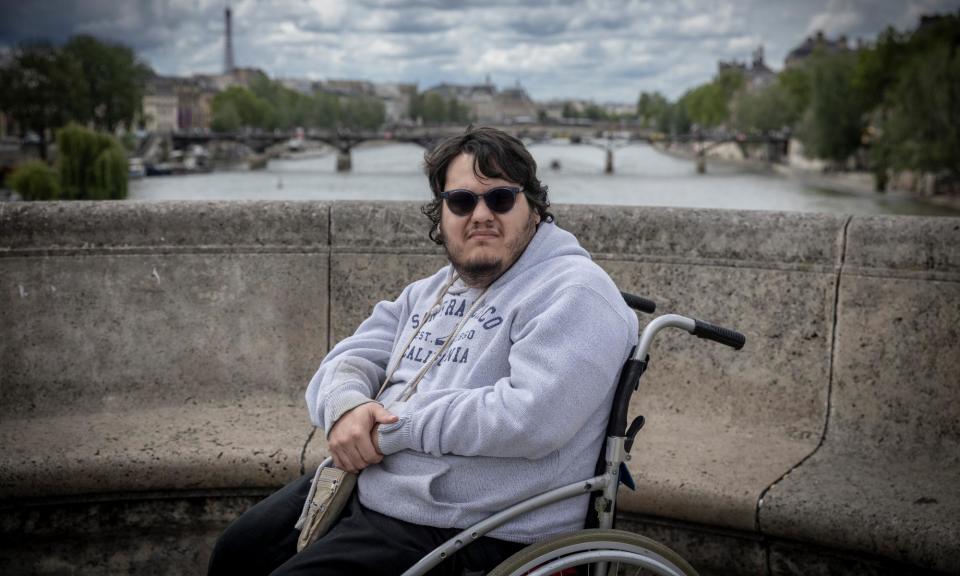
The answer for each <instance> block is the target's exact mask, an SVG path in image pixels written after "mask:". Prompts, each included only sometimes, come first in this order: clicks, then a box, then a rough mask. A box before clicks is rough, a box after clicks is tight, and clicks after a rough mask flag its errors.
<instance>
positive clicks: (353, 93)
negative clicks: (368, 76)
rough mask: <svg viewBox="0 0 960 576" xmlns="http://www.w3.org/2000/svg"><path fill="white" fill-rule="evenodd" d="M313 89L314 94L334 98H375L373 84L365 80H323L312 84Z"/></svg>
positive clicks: (375, 91) (375, 92) (375, 90)
mask: <svg viewBox="0 0 960 576" xmlns="http://www.w3.org/2000/svg"><path fill="white" fill-rule="evenodd" d="M313 89H314V90H315V91H316V92H322V93H324V94H333V95H334V96H347V97H358V96H376V94H377V89H376V87H375V86H374V85H373V82H368V81H366V80H324V81H322V82H314V84H313Z"/></svg>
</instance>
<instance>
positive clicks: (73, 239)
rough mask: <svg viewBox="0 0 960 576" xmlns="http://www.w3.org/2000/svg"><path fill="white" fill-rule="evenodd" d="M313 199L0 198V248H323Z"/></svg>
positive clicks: (322, 222) (322, 213)
mask: <svg viewBox="0 0 960 576" xmlns="http://www.w3.org/2000/svg"><path fill="white" fill-rule="evenodd" d="M328 224H329V205H328V204H325V203H321V202H261V201H255V202H249V201H235V202H155V203H154V202H128V201H102V202H22V203H10V202H4V203H2V204H0V253H2V252H4V251H15V250H25V249H33V250H58V249H78V248H82V249H88V250H89V249H96V248H101V247H106V248H113V249H117V248H135V247H147V248H150V249H152V250H158V251H159V250H162V249H163V248H167V249H172V248H175V247H188V248H194V247H197V246H229V247H231V248H233V249H242V248H244V247H258V246H274V247H281V246H289V247H296V248H303V247H312V248H314V249H316V248H326V246H327V245H328V238H329V226H328Z"/></svg>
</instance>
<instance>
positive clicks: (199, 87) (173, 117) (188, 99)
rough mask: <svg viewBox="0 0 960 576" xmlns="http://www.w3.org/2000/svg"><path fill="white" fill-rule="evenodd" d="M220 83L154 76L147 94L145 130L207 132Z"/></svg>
mask: <svg viewBox="0 0 960 576" xmlns="http://www.w3.org/2000/svg"><path fill="white" fill-rule="evenodd" d="M216 93H217V89H216V84H215V83H214V82H213V81H211V79H210V77H208V76H194V77H193V78H178V77H174V76H154V77H152V78H150V79H149V80H148V81H147V85H146V88H145V90H144V95H143V119H144V122H143V124H144V129H146V130H147V131H150V132H171V131H205V130H207V129H209V128H210V121H211V119H212V118H211V116H212V113H211V104H212V102H213V97H214V96H215V95H216Z"/></svg>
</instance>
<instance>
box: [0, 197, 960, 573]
mask: <svg viewBox="0 0 960 576" xmlns="http://www.w3.org/2000/svg"><path fill="white" fill-rule="evenodd" d="M555 214H556V215H557V219H558V223H559V225H560V226H562V227H564V228H566V229H568V230H570V231H571V232H573V233H574V234H576V235H577V236H578V237H579V238H580V240H581V242H582V243H583V245H584V247H585V248H587V249H588V250H589V251H590V252H591V253H592V254H593V255H594V258H595V259H596V260H597V262H598V263H599V264H600V265H601V266H602V267H604V268H605V269H606V270H607V271H608V272H609V273H610V275H611V276H612V277H613V278H614V280H615V281H616V282H617V283H618V285H619V286H620V287H621V289H623V290H625V291H629V292H633V293H637V294H640V295H643V296H646V297H648V298H651V299H653V300H655V301H656V302H657V303H658V305H659V308H658V313H667V312H676V313H680V314H685V315H690V316H695V317H700V318H703V319H705V320H708V321H713V322H716V323H718V324H721V325H728V326H731V327H735V328H738V329H739V330H740V331H742V332H743V333H744V334H745V335H746V336H747V346H746V347H745V348H744V349H743V350H742V351H740V352H733V351H731V350H730V349H728V348H725V347H721V346H718V345H715V344H713V343H710V342H706V341H702V340H698V339H696V338H691V337H689V336H688V335H685V334H683V333H669V332H668V333H665V334H664V335H663V336H662V337H661V338H660V339H659V340H658V342H657V343H656V344H655V346H654V350H653V357H652V363H651V367H650V369H649V371H648V373H647V374H646V376H645V377H644V381H643V382H642V384H641V390H640V392H639V393H638V394H637V395H636V396H635V398H634V406H633V413H642V414H644V415H645V416H646V417H647V420H648V424H647V426H646V427H645V428H644V430H643V431H641V433H640V436H639V437H638V441H637V444H636V446H635V448H634V451H633V455H634V457H633V460H632V461H631V463H630V467H631V469H632V471H633V473H634V476H635V478H636V480H637V485H638V489H637V491H636V492H635V493H631V492H624V493H623V496H622V498H621V500H622V504H621V512H622V514H623V517H624V519H625V522H629V523H631V524H630V525H631V526H637V527H640V526H643V527H644V528H645V529H651V530H654V531H655V532H657V533H658V534H661V535H662V537H664V538H665V539H668V540H671V543H672V544H674V545H676V546H677V547H678V548H681V549H682V550H683V551H684V552H686V553H687V554H689V555H690V557H691V558H693V559H694V560H695V562H694V564H695V565H698V566H700V567H701V568H702V569H701V571H702V572H703V573H705V574H710V573H744V574H766V573H770V574H787V573H791V572H790V568H789V567H790V566H798V565H799V566H804V565H813V564H815V563H816V562H821V563H822V562H823V558H824V555H823V554H821V553H820V552H818V551H822V550H831V552H830V554H841V555H843V554H848V555H854V556H856V557H857V558H860V557H863V558H866V560H864V561H865V562H867V563H868V564H870V563H872V564H870V565H871V566H873V565H879V566H883V565H884V564H885V563H890V565H894V564H895V565H897V566H903V565H905V566H912V567H915V568H917V569H918V570H919V569H924V570H926V569H930V570H940V571H946V572H949V571H950V570H951V569H952V568H951V564H950V562H951V558H953V557H954V556H956V555H957V554H960V541H957V539H956V534H958V533H960V522H958V521H957V520H956V518H960V488H958V487H957V483H956V482H954V481H951V478H953V479H955V478H956V477H958V476H960V460H958V458H957V457H956V454H958V453H960V450H958V448H960V429H958V428H957V422H958V421H960V392H958V390H960V387H958V386H957V384H958V383H960V382H958V379H960V349H958V348H957V346H958V344H957V343H958V342H960V338H957V330H958V328H957V326H958V320H960V317H957V313H958V312H957V311H958V310H960V305H958V302H960V222H958V221H957V220H955V219H946V218H944V219H932V218H915V217H871V218H866V217H864V218H861V217H854V218H851V217H847V216H832V215H823V214H798V213H778V212H754V211H719V210H690V209H671V208H639V207H637V208H624V207H602V206H569V205H567V206H557V207H555ZM427 231H428V222H427V220H426V218H424V217H423V215H422V214H420V213H419V210H418V205H416V204H413V203H389V202H378V203H363V202H334V203H316V202H231V203H199V202H198V203H187V202H176V203H157V204H147V203H136V202H101V203H48V204H0V365H2V370H0V442H2V445H3V446H4V449H3V451H2V453H0V520H2V524H0V526H2V532H3V534H4V535H5V536H4V538H2V539H4V540H6V541H9V542H16V544H9V545H7V544H4V545H0V568H3V567H14V568H16V567H18V566H19V567H21V568H22V569H23V570H24V571H36V572H44V571H46V572H51V573H53V572H56V570H54V569H49V570H47V569H44V568H42V566H47V567H50V566H54V567H55V566H61V565H62V562H69V558H68V556H71V555H77V557H82V558H85V559H89V561H86V560H85V562H87V564H88V565H89V566H88V567H89V568H90V569H89V570H85V572H87V573H96V570H95V567H96V566H97V565H100V564H103V563H107V564H109V563H111V562H112V563H113V565H116V566H124V567H125V568H123V569H122V570H121V571H132V570H134V569H135V568H136V567H137V566H146V565H150V564H151V562H153V561H154V560H155V559H160V558H163V557H164V556H163V553H164V549H165V548H166V549H167V550H168V551H169V549H175V550H177V554H176V556H177V558H179V560H177V562H176V563H175V566H173V567H172V568H170V570H169V571H170V573H180V572H191V571H193V572H195V571H202V566H203V565H204V563H205V558H206V550H207V547H208V546H209V543H210V542H211V541H212V538H213V537H215V534H216V533H217V532H218V531H219V530H220V529H222V523H223V522H224V521H225V520H224V519H225V518H227V517H228V514H229V512H225V511H229V510H235V509H237V506H238V504H237V502H240V501H246V500H243V499H244V498H247V499H249V498H251V497H255V496H256V495H257V494H265V493H267V492H269V491H270V490H272V489H273V488H275V487H277V486H280V485H282V484H283V483H285V482H287V481H289V480H291V479H293V478H295V477H297V476H298V475H299V474H300V473H302V472H303V471H304V470H306V469H309V468H310V467H311V466H313V465H315V464H316V462H317V461H318V460H319V458H320V456H321V455H322V453H323V451H324V443H323V438H322V436H323V435H322V433H321V434H315V433H313V431H312V428H311V426H310V423H309V420H308V418H307V415H306V409H305V407H304V406H303V399H302V398H303V391H304V389H305V387H306V383H307V381H308V380H309V378H310V376H311V375H312V373H313V371H314V370H315V369H316V366H317V365H318V364H319V362H320V360H321V359H322V358H323V356H324V354H325V353H326V351H327V350H328V349H329V347H330V346H331V345H332V344H333V343H335V342H336V341H338V340H340V339H341V338H343V337H345V336H348V335H349V334H350V333H352V331H353V330H354V329H355V328H356V326H357V325H358V324H359V322H360V321H362V320H363V319H364V318H365V317H366V316H367V315H368V314H369V312H370V310H371V309H372V306H373V304H375V303H376V302H377V301H378V300H381V299H388V298H393V297H395V296H396V295H397V294H398V293H399V291H400V289H401V288H402V287H403V286H405V285H406V284H407V283H409V282H410V281H412V280H414V279H416V278H419V277H423V276H425V275H427V274H430V273H432V272H433V271H435V270H436V269H437V268H438V267H440V266H442V265H443V264H444V263H445V257H444V255H443V252H442V250H441V249H440V248H439V247H437V246H436V245H434V244H433V243H432V242H430V240H429V239H428V238H427ZM643 322H644V318H641V325H642V324H643ZM584 345H589V343H584ZM884 471H887V477H884ZM878 475H879V476H878ZM870 476H872V477H874V478H879V480H877V481H871V480H870V479H868V477H870ZM918 478H919V479H922V480H920V481H917V480H916V479H918ZM844 490H847V492H844ZM238 499H240V500H238ZM124 502H128V503H129V504H124ZM63 503H67V505H66V506H64V507H63V508H62V510H61V506H62V505H63ZM94 509H98V510H104V509H106V510H111V511H114V512H112V513H113V514H116V515H118V518H117V524H118V525H123V526H132V528H129V527H128V528H125V533H126V534H127V535H128V538H127V540H130V542H131V543H130V544H129V546H127V545H126V544H117V546H118V547H119V548H122V549H120V550H112V551H111V550H104V549H96V550H94V549H85V550H83V551H80V550H79V548H78V545H77V544H71V545H70V546H65V545H64V546H60V548H58V547H56V546H53V547H52V548H50V552H49V553H41V552H37V551H34V552H32V553H30V554H26V555H24V553H23V550H24V549H25V547H27V548H29V547H30V546H33V544H35V542H39V541H44V540H45V539H46V540H49V541H60V540H62V538H63V537H64V536H65V535H64V534H58V532H57V528H56V526H62V527H63V530H66V531H70V530H76V529H77V527H82V526H84V525H85V524H84V523H85V522H87V520H84V518H86V517H87V515H89V514H90V513H91V512H90V511H91V510H94ZM129 510H135V511H136V512H124V511H129ZM184 510H200V511H201V512H202V513H201V512H198V514H200V515H201V516H202V519H203V521H202V522H200V523H198V524H196V525H194V526H192V527H191V525H190V522H189V519H186V520H185V514H187V515H189V514H188V513H185V512H184ZM149 511H152V513H153V514H155V516H156V519H157V520H156V521H157V522H160V523H162V522H165V523H166V525H167V526H168V528H167V529H166V532H165V536H164V537H163V538H160V537H159V536H156V535H155V533H156V531H155V530H154V531H152V529H151V528H150V526H149V525H150V522H149V521H140V520H137V518H142V517H143V516H144V515H149V513H150V512H149ZM881 511H885V513H886V516H884V515H883V514H881ZM836 518H842V521H841V522H836V521H834V519H836ZM38 519H43V520H44V522H40V523H38ZM178 519H179V520H178ZM178 522H179V524H178ZM51 523H52V524H51ZM40 524H42V526H41V525H40ZM97 525H98V526H100V528H98V529H106V528H104V526H105V525H104V524H103V523H102V522H101V523H99V524H97ZM170 526H173V527H176V526H181V527H182V530H179V531H178V530H177V529H176V528H174V529H172V530H171V529H170V528H169V527H170ZM678 527H685V528H682V529H681V528H678ZM201 528H202V529H201ZM138 530H140V532H138ZM141 533H142V535H143V537H142V539H138V537H134V536H129V535H130V534H141ZM151 534H154V535H153V536H151ZM678 534H684V535H685V536H683V537H680V536H678ZM710 534H713V535H716V534H725V535H727V536H729V535H733V536H730V538H733V539H732V540H731V539H730V538H727V539H724V538H725V537H724V538H721V537H716V538H714V540H711V541H710V542H712V544H711V543H709V542H708V543H707V544H704V542H707V540H710V538H711V537H713V536H709V535H710ZM14 535H15V536H16V537H15V538H13V536H14ZM691 535H692V536H691ZM705 535H707V536H705ZM6 536H11V538H12V539H8V538H6ZM66 538H68V539H69V536H68V535H67V536H66ZM97 541H98V542H100V540H97ZM109 541H110V540H109V539H103V541H102V542H101V544H98V546H106V545H107V543H108V542H109ZM118 542H119V541H118ZM124 542H126V540H124ZM134 543H136V545H134ZM697 543H699V544H697ZM11 546H16V550H15V549H14V548H11ZM33 548H35V549H36V546H33ZM88 548H89V547H88ZM17 550H19V552H18V551H17ZM58 550H59V551H58ZM711 550H713V551H714V552H710V551H711ZM730 550H735V551H736V553H735V554H732V553H729V551H730ZM722 551H726V553H725V552H722ZM31 554H32V555H31ZM811 555H812V556H811ZM734 557H735V558H734ZM811 558H814V559H815V560H816V561H814V560H811ZM58 562H59V563H60V564H58ZM124 562H126V564H124ZM798 562H799V564H798ZM845 562H846V560H845ZM811 563H813V564H811ZM38 566H39V567H38ZM23 567H32V568H23ZM154 572H162V571H161V570H154ZM881 573H882V572H881Z"/></svg>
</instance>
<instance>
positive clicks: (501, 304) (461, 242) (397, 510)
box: [209, 128, 637, 575]
mask: <svg viewBox="0 0 960 576" xmlns="http://www.w3.org/2000/svg"><path fill="white" fill-rule="evenodd" d="M536 171H537V166H536V162H535V161H534V160H533V157H532V156H531V155H530V153H529V152H528V151H527V150H526V148H525V147H524V146H523V144H522V143H521V142H520V141H519V140H517V139H516V138H514V137H512V136H509V135H507V134H506V133H504V132H501V131H498V130H495V129H491V128H475V129H468V130H467V131H466V132H465V133H464V134H462V135H459V136H456V137H453V138H451V139H449V140H447V141H445V142H443V143H442V144H440V145H439V146H438V147H437V148H436V149H435V150H433V151H432V152H430V153H428V154H427V156H426V172H427V176H428V179H429V183H430V188H431V190H432V193H433V200H432V201H431V202H430V203H429V204H427V205H426V206H424V208H423V211H424V213H425V214H426V216H427V217H428V218H429V220H430V231H429V235H430V238H431V239H432V240H433V241H434V242H436V243H438V244H440V245H442V246H443V247H444V249H445V251H446V254H447V257H448V258H449V261H450V263H449V265H447V266H444V267H443V268H441V269H440V270H439V271H437V272H436V273H435V274H433V275H432V276H429V277H427V278H423V279H421V280H417V281H416V282H413V283H412V284H410V285H408V286H407V287H406V288H404V289H403V291H402V292H401V293H400V295H399V297H398V298H397V299H396V300H394V301H392V302H380V303H379V304H377V305H376V306H375V308H374V310H373V313H372V314H371V315H370V317H369V318H367V319H366V320H365V321H364V322H363V323H362V324H361V325H360V327H359V328H358V329H357V331H356V332H355V333H354V334H353V335H352V336H350V337H349V338H346V339H344V340H343V341H341V342H340V343H338V344H337V345H336V346H335V347H334V348H333V350H331V351H330V353H329V354H328V355H327V357H326V358H325V359H324V360H323V362H322V363H321V364H320V368H319V370H318V371H317V373H316V374H315V375H314V377H313V378H312V379H311V380H310V383H309V386H308V388H307V393H306V400H307V408H308V411H309V414H310V418H311V420H312V421H313V423H314V424H315V425H316V426H318V427H320V428H322V429H323V430H324V431H325V432H326V434H327V443H328V446H329V450H330V454H331V456H332V457H333V463H334V464H335V465H336V466H337V467H339V468H341V469H343V470H346V471H348V472H361V471H362V473H360V475H359V478H358V481H357V489H356V490H355V492H354V495H353V496H352V498H351V500H350V501H349V503H348V504H347V505H346V507H345V508H344V510H343V512H342V513H341V516H340V519H339V521H338V522H337V523H336V524H335V525H334V526H333V527H332V528H331V529H330V531H329V532H327V533H326V534H325V535H324V536H323V537H321V538H320V539H319V540H317V541H316V542H313V543H312V544H310V545H309V546H307V547H306V548H304V549H303V550H302V551H301V552H299V553H297V540H298V537H299V536H300V532H299V530H298V529H297V528H296V527H295V524H296V523H297V520H298V518H299V516H300V514H301V510H302V508H303V505H304V500H305V498H306V497H307V493H308V491H309V490H310V485H311V478H312V476H313V475H312V474H308V475H307V476H304V477H303V478H301V479H299V480H297V481H295V482H293V483H291V484H289V485H287V486H286V487H284V488H282V489H280V490H279V491H278V492H276V493H274V494H273V495H271V496H269V497H268V498H266V499H265V500H263V501H261V502H260V503H258V504H257V505H255V506H253V507H252V508H251V509H250V510H248V511H247V512H246V513H244V514H243V515H242V516H241V517H240V518H239V519H237V520H236V521H235V522H234V523H233V524H232V525H231V526H230V527H229V528H228V529H227V530H226V531H225V533H224V534H223V535H222V536H221V538H220V539H219V540H218V542H217V544H216V546H215V548H214V551H213V555H212V557H211V560H210V568H209V573H210V574H277V575H280V574H282V575H292V574H312V575H321V574H385V575H386V574H400V573H401V572H403V571H404V570H406V569H407V568H408V567H410V566H412V565H413V564H414V563H416V562H417V561H418V560H419V559H420V558H421V557H422V556H424V555H426V554H427V553H429V552H430V551H431V550H432V549H433V548H435V547H436V546H438V545H439V544H441V543H442V542H444V541H445V540H447V539H448V538H450V537H451V536H452V535H454V534H456V533H457V532H458V531H459V529H463V528H465V527H468V526H470V525H471V524H473V523H475V522H478V521H480V520H482V519H484V518H486V517H488V516H490V515H492V514H494V513H496V512H498V511H500V510H502V509H504V508H507V507H509V506H511V505H513V504H515V503H517V502H519V501H521V500H524V499H526V498H530V497H531V496H534V495H536V494H539V493H541V492H544V491H545V490H549V489H551V488H554V487H557V486H561V485H564V484H568V483H570V482H574V481H577V480H580V479H582V478H585V477H589V476H591V475H592V474H593V472H594V466H595V464H596V462H597V454H598V453H599V450H600V446H601V443H602V441H603V436H604V429H605V425H606V422H607V417H608V413H609V408H610V404H611V400H612V395H613V391H614V386H615V383H616V380H617V374H618V372H619V370H620V368H621V366H622V365H623V363H624V360H625V359H626V358H627V356H628V354H629V353H630V350H631V348H632V347H633V345H634V344H635V342H636V334H637V319H636V316H635V315H634V313H633V312H632V311H631V310H630V309H629V308H628V307H627V306H626V304H625V303H624V301H623V299H622V297H621V296H620V293H619V291H618V290H617V288H616V286H615V285H614V283H613V282H612V281H611V279H610V278H609V277H608V276H607V274H606V273H605V272H604V271H603V270H602V269H601V268H600V267H599V266H597V265H596V264H595V263H593V262H592V260H591V259H590V256H589V255H588V253H587V252H586V251H585V250H584V249H583V248H581V247H580V245H579V243H578V242H577V240H576V238H574V236H573V235H571V234H570V233H568V232H566V231H564V230H562V229H561V228H559V227H558V226H557V225H556V224H555V223H554V218H553V215H552V214H551V213H550V212H549V211H548V208H549V206H550V203H549V201H548V199H547V188H546V186H544V185H542V184H541V182H540V181H539V180H538V179H537V175H536ZM384 382H385V385H384V386H383V389H382V392H381V385H383V384H384ZM378 394H379V396H378ZM587 500H588V496H587V495H584V496H582V497H577V498H572V499H568V500H564V501H561V502H557V503H555V504H551V505H549V506H546V507H543V508H540V509H537V510H534V511H532V512H529V513H526V514H524V515H522V516H520V517H518V518H516V519H514V520H512V521H510V522H508V523H506V524H504V525H502V526H500V527H499V528H497V529H495V530H494V531H492V532H491V533H490V534H489V535H488V536H485V537H482V538H480V539H478V540H477V541H476V542H474V543H473V544H471V545H470V546H467V547H466V548H464V549H463V550H461V551H460V552H459V553H457V554H455V555H454V556H453V558H451V559H449V560H447V561H445V562H444V563H442V564H440V566H439V567H438V568H437V571H440V572H441V573H450V574H460V573H463V572H464V571H466V572H485V571H487V570H489V569H491V568H492V567H494V566H496V565H497V564H499V563H500V562H501V561H502V560H504V559H506V558H507V557H509V556H510V555H511V554H513V553H514V552H515V551H517V550H519V549H520V548H522V547H523V546H525V545H527V544H529V543H531V542H535V541H539V540H543V539H545V538H549V537H551V536H554V535H557V534H560V533H563V532H570V531H575V530H578V529H580V528H582V527H583V520H584V517H585V516H586V507H587Z"/></svg>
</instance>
